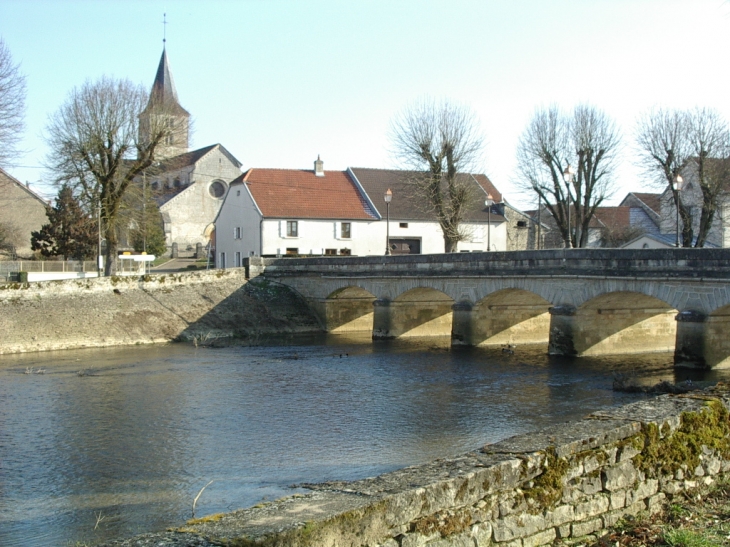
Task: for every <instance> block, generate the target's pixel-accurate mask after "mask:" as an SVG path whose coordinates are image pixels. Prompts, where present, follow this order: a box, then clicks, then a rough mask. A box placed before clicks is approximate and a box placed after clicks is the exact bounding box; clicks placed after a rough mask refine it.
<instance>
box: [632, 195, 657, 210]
mask: <svg viewBox="0 0 730 547" xmlns="http://www.w3.org/2000/svg"><path fill="white" fill-rule="evenodd" d="M631 193H632V194H634V196H635V197H636V199H638V200H639V201H641V202H642V203H644V205H646V206H647V207H648V208H649V209H651V210H652V211H654V212H655V213H657V214H659V213H660V212H661V203H660V201H661V200H660V198H661V196H662V195H661V194H649V193H645V192H631Z"/></svg>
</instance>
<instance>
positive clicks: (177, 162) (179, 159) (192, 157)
mask: <svg viewBox="0 0 730 547" xmlns="http://www.w3.org/2000/svg"><path fill="white" fill-rule="evenodd" d="M216 147H218V148H220V151H221V153H222V154H223V155H224V156H225V157H227V158H228V159H229V160H230V162H231V163H232V164H233V165H235V166H236V167H241V162H240V161H238V160H237V159H236V158H235V157H234V156H233V154H231V153H230V152H229V151H228V150H226V148H225V147H224V146H223V145H222V144H211V145H210V146H206V147H204V148H198V149H197V150H192V151H190V152H185V153H184V154H179V155H177V156H173V157H171V158H167V159H164V160H162V161H161V162H159V163H156V164H154V165H152V166H150V167H149V168H148V169H147V174H148V175H151V176H154V175H160V174H162V173H168V172H170V171H177V170H179V169H182V168H183V167H188V166H190V165H195V163H197V162H198V161H199V160H200V159H201V158H202V157H203V156H205V155H206V154H207V153H208V152H210V151H212V150H213V149H215V148H216Z"/></svg>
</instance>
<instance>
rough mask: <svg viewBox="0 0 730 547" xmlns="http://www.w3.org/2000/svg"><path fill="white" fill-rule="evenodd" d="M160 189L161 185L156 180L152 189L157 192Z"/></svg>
mask: <svg viewBox="0 0 730 547" xmlns="http://www.w3.org/2000/svg"><path fill="white" fill-rule="evenodd" d="M159 188H160V183H159V182H157V181H156V180H155V181H153V182H152V189H153V190H157V189H159Z"/></svg>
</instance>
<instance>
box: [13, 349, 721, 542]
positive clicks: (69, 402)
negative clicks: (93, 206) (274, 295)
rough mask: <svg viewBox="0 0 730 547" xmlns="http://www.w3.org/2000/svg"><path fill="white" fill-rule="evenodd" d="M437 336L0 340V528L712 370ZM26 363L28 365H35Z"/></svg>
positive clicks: (238, 480) (419, 447) (311, 466)
mask: <svg viewBox="0 0 730 547" xmlns="http://www.w3.org/2000/svg"><path fill="white" fill-rule="evenodd" d="M448 344H449V340H448V339H435V338H430V339H428V340H420V341H419V340H411V341H402V340H400V341H379V342H372V341H371V340H370V339H369V338H368V337H358V338H352V337H350V338H344V337H336V336H328V337H318V338H314V339H308V340H304V339H299V340H295V341H288V342H286V343H281V342H279V343H274V344H272V345H266V346H258V347H224V348H194V347H191V346H187V345H182V344H177V345H166V346H152V347H150V346H145V347H132V348H122V349H119V348H117V349H96V350H79V351H64V352H49V353H43V354H29V355H18V356H2V357H0V545H2V546H3V547H14V546H21V545H22V546H23V547H41V546H42V547H46V546H55V545H58V546H68V545H73V544H74V543H75V542H89V543H95V542H100V541H103V540H107V539H112V538H119V537H124V536H129V535H134V534H138V533H142V532H148V531H156V530H162V529H164V528H166V527H169V526H174V525H180V524H182V523H183V522H184V520H185V519H188V518H190V516H191V510H192V504H193V499H194V498H195V496H196V495H197V493H198V492H199V491H200V489H201V488H203V487H204V486H205V485H206V484H208V483H209V482H210V481H211V480H212V481H214V482H213V483H211V484H210V485H209V486H208V487H207V488H206V489H205V490H204V492H203V493H202V495H201V496H200V498H199V499H198V502H197V508H196V516H202V515H205V514H210V513H216V512H221V511H231V510H234V509H237V508H240V507H246V506H249V505H253V504H255V503H257V502H259V501H261V500H265V499H275V498H278V497H281V496H284V495H288V494H291V493H292V492H294V491H295V490H292V489H290V488H289V486H290V485H293V484H296V483H301V482H317V481H324V480H335V479H358V478H363V477H367V476H372V475H376V474H379V473H382V472H385V471H389V470H393V469H396V468H399V467H403V466H407V465H412V464H417V463H422V462H426V461H428V460H431V459H434V458H439V457H447V456H454V455H457V454H460V453H463V452H467V451H470V450H474V449H476V448H478V447H480V446H483V445H484V444H486V443H491V442H495V441H497V440H500V439H503V438H506V437H509V436H511V435H515V434H517V433H523V432H528V431H533V430H538V429H540V428H541V427H544V426H546V425H548V424H552V423H556V422H562V421H566V420H572V419H575V418H579V417H581V416H584V415H586V414H587V413H589V412H590V411H592V410H595V409H598V408H603V407H607V406H612V405H619V404H623V403H626V402H629V401H632V400H636V399H637V398H638V397H643V395H630V394H625V393H616V392H613V391H612V389H611V385H612V379H613V375H614V374H615V373H617V372H621V373H631V374H636V375H637V376H638V377H640V378H641V379H642V380H643V381H645V382H647V383H654V382H658V381H659V380H661V379H665V380H674V381H678V380H681V379H685V378H687V377H690V378H692V379H694V380H709V381H714V380H717V379H722V378H721V376H720V375H719V374H718V373H704V374H703V373H700V372H692V371H684V372H681V371H680V372H675V371H674V370H673V368H672V365H671V355H668V354H660V355H651V356H640V357H621V358H601V359H599V358H593V359H589V358H576V359H565V358H549V357H547V356H546V355H545V348H517V349H516V350H515V353H514V355H510V354H507V353H504V352H502V351H500V350H499V349H496V350H494V349H483V348H463V349H453V350H451V349H450V348H449V346H448ZM39 371H42V372H39Z"/></svg>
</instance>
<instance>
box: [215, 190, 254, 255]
mask: <svg viewBox="0 0 730 547" xmlns="http://www.w3.org/2000/svg"><path fill="white" fill-rule="evenodd" d="M215 248H216V259H215V260H216V266H217V267H218V268H233V267H238V266H240V265H241V261H242V260H243V259H244V258H245V257H247V256H252V255H254V256H261V212H260V211H259V209H258V207H256V204H255V203H254V201H253V198H252V197H251V194H250V192H249V191H248V189H247V188H246V185H245V184H234V185H233V186H231V187H230V188H229V189H228V193H227V195H226V198H225V201H224V202H223V206H222V207H221V210H220V212H219V213H218V217H217V218H216V221H215Z"/></svg>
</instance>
